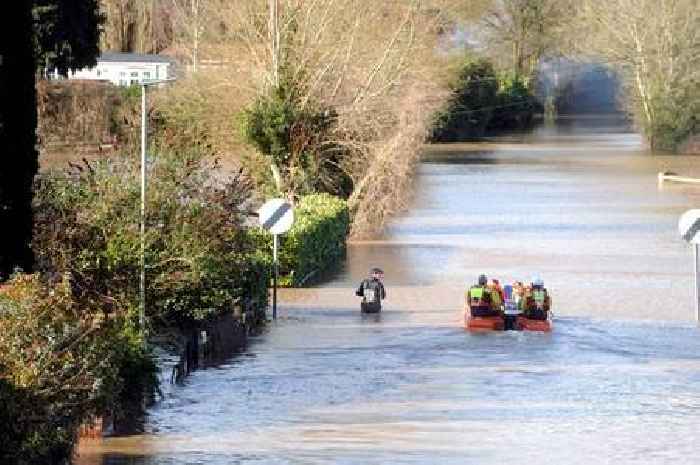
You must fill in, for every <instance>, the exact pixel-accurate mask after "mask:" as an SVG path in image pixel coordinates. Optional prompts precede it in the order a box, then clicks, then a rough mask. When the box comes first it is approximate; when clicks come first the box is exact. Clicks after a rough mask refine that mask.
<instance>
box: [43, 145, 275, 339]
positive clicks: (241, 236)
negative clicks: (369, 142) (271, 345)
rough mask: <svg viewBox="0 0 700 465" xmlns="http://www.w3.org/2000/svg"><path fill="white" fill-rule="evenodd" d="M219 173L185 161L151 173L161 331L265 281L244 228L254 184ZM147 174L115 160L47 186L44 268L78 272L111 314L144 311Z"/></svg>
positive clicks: (154, 300) (207, 314)
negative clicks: (143, 178) (142, 212)
mask: <svg viewBox="0 0 700 465" xmlns="http://www.w3.org/2000/svg"><path fill="white" fill-rule="evenodd" d="M213 170H214V167H212V166H209V165H207V164H206V163H205V162H203V161H202V160H201V159H199V158H198V157H196V156H195V155H175V154H164V155H160V156H157V157H155V158H154V159H153V161H152V164H151V166H150V167H149V174H148V175H149V190H148V196H147V197H148V200H147V206H146V211H147V218H146V222H147V232H146V263H147V280H146V283H147V314H148V316H149V317H151V320H152V322H153V323H154V324H155V325H159V326H168V325H173V324H177V325H183V326H188V325H191V324H193V323H196V322H199V321H202V320H205V319H207V318H213V317H216V316H217V315H219V314H220V313H221V312H225V311H230V310H231V308H232V307H233V306H234V305H235V304H237V303H238V302H239V301H240V300H241V299H243V298H248V294H249V293H250V280H251V279H252V277H251V276H258V278H259V279H262V281H263V282H264V281H265V279H264V277H260V276H259V269H260V266H259V264H258V261H257V259H255V258H253V257H252V254H253V253H254V252H255V250H254V244H253V242H252V241H251V239H250V238H249V237H248V234H247V232H246V230H245V227H244V223H245V221H246V214H245V208H246V207H245V205H246V202H248V197H249V195H250V186H249V184H248V182H247V181H246V179H245V178H244V177H242V176H241V175H240V173H239V175H237V176H232V177H230V178H227V179H225V180H220V181H219V180H216V179H214V177H213ZM138 173H139V170H138V166H137V165H136V164H134V163H130V162H129V161H127V160H125V159H115V160H106V161H101V162H98V163H96V164H94V165H92V166H91V165H85V166H83V167H77V168H76V169H74V171H73V172H72V173H70V174H65V173H51V174H47V175H45V176H43V177H41V178H40V180H39V182H38V183H37V190H36V192H37V195H36V201H35V208H36V228H35V229H36V231H35V241H34V249H35V250H36V251H37V264H38V266H39V269H40V270H41V271H44V272H59V273H69V274H70V276H71V280H72V282H73V283H74V288H75V290H76V296H75V297H76V299H77V300H78V301H81V302H83V301H96V302H102V303H103V304H104V306H105V307H106V308H109V309H110V311H122V312H123V311H127V310H128V309H135V308H137V307H138V295H139V293H138V285H139V270H140V266H139V264H140V234H139V222H140V220H139V204H140V200H139V199H140V191H139V174H138ZM249 274H250V275H249ZM257 300H258V302H257V304H258V306H259V307H263V308H264V306H265V305H266V301H260V300H259V296H258V299H257Z"/></svg>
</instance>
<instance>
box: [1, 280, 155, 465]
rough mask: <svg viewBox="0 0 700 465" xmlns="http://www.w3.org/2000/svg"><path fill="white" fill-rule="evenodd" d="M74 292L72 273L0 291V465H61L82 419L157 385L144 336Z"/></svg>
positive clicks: (114, 407)
mask: <svg viewBox="0 0 700 465" xmlns="http://www.w3.org/2000/svg"><path fill="white" fill-rule="evenodd" d="M74 287H75V283H74V282H71V280H70V279H69V277H68V276H62V277H60V278H58V280H57V281H55V282H47V281H45V280H44V279H43V278H41V277H40V276H39V275H38V274H35V275H16V276H15V277H13V279H12V280H11V281H9V282H8V284H7V285H6V286H4V288H3V290H2V291H1V292H0V367H2V371H0V394H1V395H2V402H0V404H1V405H2V406H3V407H2V408H0V418H1V419H2V421H0V425H2V426H0V434H2V437H3V443H4V442H5V440H7V441H8V443H9V444H10V445H11V447H9V448H7V449H6V450H5V449H0V459H2V463H9V464H14V463H17V464H25V463H27V464H29V463H59V462H60V461H62V460H65V459H66V458H68V457H70V454H71V451H72V447H73V441H74V438H75V435H76V432H77V429H78V427H79V426H80V424H81V423H82V422H83V421H85V420H86V419H88V418H90V417H92V416H95V415H100V414H103V413H105V412H113V413H115V414H118V413H119V412H120V411H122V410H123V406H124V405H125V402H124V401H125V400H126V399H133V398H138V399H142V398H143V396H144V395H145V394H147V393H149V392H152V390H153V389H154V387H155V383H156V378H155V373H156V367H155V364H154V362H153V360H152V358H151V355H150V353H148V352H147V351H145V350H144V349H143V348H142V345H143V344H142V341H141V339H140V338H138V337H133V336H130V335H129V331H128V325H125V324H124V321H123V319H122V318H121V317H119V316H117V315H111V316H106V315H105V313H104V311H103V309H102V308H100V306H99V304H97V303H95V304H96V305H91V306H87V305H85V303H84V302H83V303H78V302H77V301H76V300H75V297H74V296H75V292H74ZM129 367H137V368H138V369H135V370H134V369H129ZM139 404H140V402H139ZM3 428H4V430H2V429H3Z"/></svg>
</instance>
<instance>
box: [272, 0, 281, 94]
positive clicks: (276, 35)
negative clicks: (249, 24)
mask: <svg viewBox="0 0 700 465" xmlns="http://www.w3.org/2000/svg"><path fill="white" fill-rule="evenodd" d="M278 10H279V4H278V0H270V29H272V31H271V35H272V83H273V84H274V86H275V87H279V84H280V82H279V49H280V32H279V12H278Z"/></svg>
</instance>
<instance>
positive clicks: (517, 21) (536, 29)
mask: <svg viewBox="0 0 700 465" xmlns="http://www.w3.org/2000/svg"><path fill="white" fill-rule="evenodd" d="M571 13H572V9H571V3H570V2H569V1H567V0H495V1H494V2H493V5H492V6H491V8H490V9H489V10H488V12H487V13H486V14H485V15H484V17H483V18H482V24H483V26H484V29H485V31H486V43H487V44H488V45H487V48H488V49H490V50H491V51H492V55H493V56H495V57H497V58H500V57H508V56H510V68H511V69H512V72H513V73H514V74H515V75H518V76H528V75H530V74H531V73H532V72H533V70H534V69H535V68H536V67H537V64H538V63H539V60H540V58H542V57H543V56H544V55H545V54H546V53H547V52H549V51H551V50H553V49H555V48H557V47H559V46H560V45H561V40H560V38H561V32H562V30H563V29H564V28H565V25H566V24H567V23H568V22H569V20H570V18H571V17H572V14H571ZM497 61H500V60H497Z"/></svg>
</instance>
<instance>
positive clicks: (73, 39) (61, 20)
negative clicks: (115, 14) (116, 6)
mask: <svg viewBox="0 0 700 465" xmlns="http://www.w3.org/2000/svg"><path fill="white" fill-rule="evenodd" d="M33 4H34V6H33V16H34V35H35V37H34V40H35V47H36V59H37V68H38V69H40V70H41V69H44V68H48V69H49V70H53V69H57V70H58V72H59V73H60V74H62V75H64V76H65V75H67V74H68V71H69V70H76V69H80V68H84V67H86V66H94V65H95V63H96V59H97V56H98V55H99V53H100V50H99V47H98V44H99V40H100V29H101V26H102V23H103V22H104V19H105V18H104V16H103V15H102V14H101V13H100V2H99V1H98V0H81V1H75V0H34V2H33Z"/></svg>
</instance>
